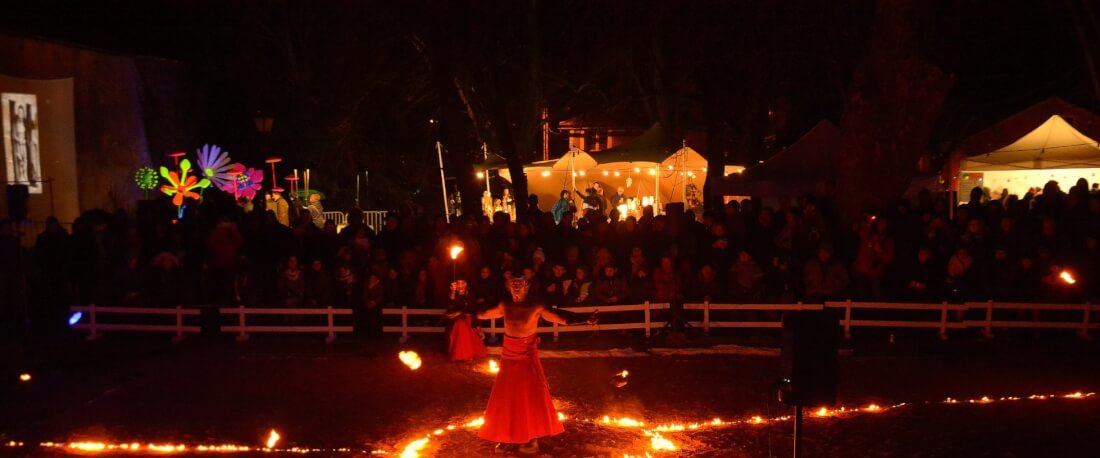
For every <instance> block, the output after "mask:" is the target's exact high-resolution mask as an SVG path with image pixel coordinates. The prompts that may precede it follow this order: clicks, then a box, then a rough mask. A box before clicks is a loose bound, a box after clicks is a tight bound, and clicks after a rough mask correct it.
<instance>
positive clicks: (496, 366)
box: [489, 359, 500, 374]
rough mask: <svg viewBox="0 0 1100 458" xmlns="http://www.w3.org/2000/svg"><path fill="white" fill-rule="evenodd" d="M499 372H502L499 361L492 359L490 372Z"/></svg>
mask: <svg viewBox="0 0 1100 458" xmlns="http://www.w3.org/2000/svg"><path fill="white" fill-rule="evenodd" d="M497 372H500V365H499V364H497V361H496V360H495V359H490V360H489V373H490V374H495V373H497Z"/></svg>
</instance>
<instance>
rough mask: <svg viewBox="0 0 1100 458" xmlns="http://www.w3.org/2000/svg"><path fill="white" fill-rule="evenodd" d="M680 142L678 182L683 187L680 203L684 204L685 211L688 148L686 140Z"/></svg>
mask: <svg viewBox="0 0 1100 458" xmlns="http://www.w3.org/2000/svg"><path fill="white" fill-rule="evenodd" d="M681 142H682V143H681V146H680V180H681V183H682V184H683V186H682V187H681V188H682V189H680V202H683V203H684V210H687V208H688V206H687V201H688V191H687V189H688V182H687V179H688V175H687V165H688V163H687V147H688V142H687V140H681Z"/></svg>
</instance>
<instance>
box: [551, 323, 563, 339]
mask: <svg viewBox="0 0 1100 458" xmlns="http://www.w3.org/2000/svg"><path fill="white" fill-rule="evenodd" d="M550 324H552V325H553V326H554V342H557V341H558V338H560V337H561V336H559V335H558V324H557V323H550Z"/></svg>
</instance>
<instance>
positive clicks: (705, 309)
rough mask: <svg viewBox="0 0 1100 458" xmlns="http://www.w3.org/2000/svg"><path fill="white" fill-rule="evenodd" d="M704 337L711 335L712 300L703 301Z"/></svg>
mask: <svg viewBox="0 0 1100 458" xmlns="http://www.w3.org/2000/svg"><path fill="white" fill-rule="evenodd" d="M703 335H705V336H709V335H710V299H704V300H703Z"/></svg>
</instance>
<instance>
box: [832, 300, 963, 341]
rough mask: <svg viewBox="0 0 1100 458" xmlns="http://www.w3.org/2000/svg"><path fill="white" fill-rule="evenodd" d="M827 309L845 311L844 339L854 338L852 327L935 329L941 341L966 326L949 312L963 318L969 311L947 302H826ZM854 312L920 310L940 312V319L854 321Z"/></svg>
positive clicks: (842, 325) (843, 323) (843, 320)
mask: <svg viewBox="0 0 1100 458" xmlns="http://www.w3.org/2000/svg"><path fill="white" fill-rule="evenodd" d="M825 307H826V308H832V309H844V318H842V319H841V320H840V327H841V328H843V329H844V338H845V339H851V338H852V327H853V326H855V327H877V328H935V329H937V330H938V331H939V334H940V339H942V340H947V330H948V329H961V328H965V327H966V324H965V323H963V322H962V321H961V320H953V319H952V318H951V316H950V315H951V314H950V313H949V312H956V314H955V315H956V316H957V317H960V318H961V314H962V313H965V312H966V310H967V306H966V305H960V304H948V303H947V302H941V303H939V304H905V303H893V302H852V301H844V302H826V303H825ZM853 310H920V311H932V312H939V313H938V316H939V319H938V320H936V321H931V320H881V319H879V320H869V319H853V318H852V311H853Z"/></svg>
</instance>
